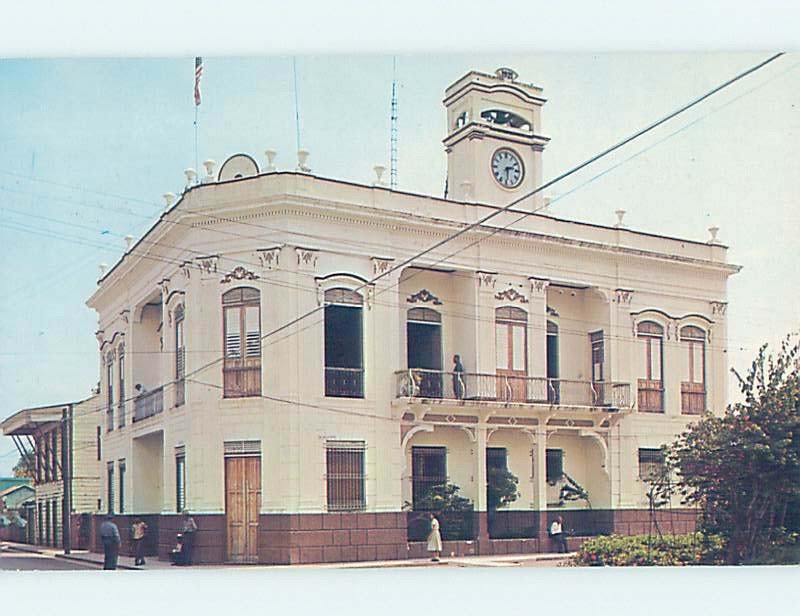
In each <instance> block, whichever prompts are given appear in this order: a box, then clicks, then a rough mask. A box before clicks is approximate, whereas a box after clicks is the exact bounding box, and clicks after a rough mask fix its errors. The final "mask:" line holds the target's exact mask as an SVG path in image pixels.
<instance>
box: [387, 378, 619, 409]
mask: <svg viewBox="0 0 800 616" xmlns="http://www.w3.org/2000/svg"><path fill="white" fill-rule="evenodd" d="M395 397H396V398H428V399H441V400H465V401H468V400H473V401H489V402H503V403H522V404H546V405H561V406H582V407H605V408H608V409H619V408H628V407H630V406H631V387H630V384H629V383H617V382H610V381H605V382H596V383H595V382H592V381H576V380H569V379H548V378H545V377H523V376H510V375H500V374H478V373H470V372H442V371H438V370H419V369H414V370H401V371H398V372H396V373H395Z"/></svg>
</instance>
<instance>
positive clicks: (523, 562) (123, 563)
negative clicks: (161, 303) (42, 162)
mask: <svg viewBox="0 0 800 616" xmlns="http://www.w3.org/2000/svg"><path fill="white" fill-rule="evenodd" d="M2 545H4V546H7V547H8V549H9V550H16V551H18V552H33V553H36V554H43V555H49V556H53V557H54V558H63V559H65V560H74V561H78V562H85V563H91V564H95V565H97V566H98V567H102V566H103V555H102V554H97V553H95V552H87V551H85V550H72V552H71V553H70V554H64V552H63V551H62V550H57V549H55V548H49V547H46V546H38V545H28V544H26V543H14V542H11V541H3V542H2ZM573 555H574V554H572V553H571V554H558V553H544V554H505V555H502V556H501V555H498V556H461V557H456V558H442V560H441V561H440V562H438V563H434V562H431V560H430V559H429V558H409V559H406V560H371V561H360V562H341V563H316V564H308V565H226V564H218V565H193V566H192V567H175V568H174V569H177V570H179V571H186V570H188V569H193V568H195V569H196V568H201V569H209V568H218V569H288V568H292V569H386V568H393V567H397V568H402V567H442V566H451V567H562V566H567V565H568V563H569V560H570V558H571V557H572V556H573ZM117 568H119V569H125V570H138V571H142V570H145V571H148V570H149V571H158V570H163V569H173V567H172V565H171V564H170V563H169V562H166V561H163V560H158V559H157V558H156V557H150V558H148V559H147V564H146V565H144V566H135V565H134V564H133V557H132V556H120V557H119V560H118V563H117Z"/></svg>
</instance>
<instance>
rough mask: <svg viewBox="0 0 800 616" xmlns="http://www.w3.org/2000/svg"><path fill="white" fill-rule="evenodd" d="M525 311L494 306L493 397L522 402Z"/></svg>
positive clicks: (525, 361)
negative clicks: (495, 390)
mask: <svg viewBox="0 0 800 616" xmlns="http://www.w3.org/2000/svg"><path fill="white" fill-rule="evenodd" d="M527 318H528V315H527V313H526V312H525V311H524V310H520V309H519V308H508V307H507V308H498V309H497V312H496V319H497V320H496V323H495V344H496V347H495V348H496V353H497V377H498V378H497V398H498V400H507V401H513V402H525V401H526V400H527V398H528V396H527V376H528V352H527V348H528V322H527Z"/></svg>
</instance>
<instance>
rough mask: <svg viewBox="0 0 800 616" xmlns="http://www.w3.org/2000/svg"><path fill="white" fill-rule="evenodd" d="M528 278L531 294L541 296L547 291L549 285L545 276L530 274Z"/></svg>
mask: <svg viewBox="0 0 800 616" xmlns="http://www.w3.org/2000/svg"><path fill="white" fill-rule="evenodd" d="M528 280H529V281H530V283H531V295H537V296H543V295H545V294H546V293H547V287H549V286H550V281H549V280H548V279H547V278H536V277H535V276H530V277H529V278H528Z"/></svg>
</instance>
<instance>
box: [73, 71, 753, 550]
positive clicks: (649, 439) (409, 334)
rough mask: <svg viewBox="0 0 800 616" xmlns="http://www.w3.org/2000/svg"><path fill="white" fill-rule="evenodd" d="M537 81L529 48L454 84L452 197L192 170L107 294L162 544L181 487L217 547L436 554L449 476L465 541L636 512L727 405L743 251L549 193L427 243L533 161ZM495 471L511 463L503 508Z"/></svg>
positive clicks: (237, 166) (489, 542)
mask: <svg viewBox="0 0 800 616" xmlns="http://www.w3.org/2000/svg"><path fill="white" fill-rule="evenodd" d="M544 103H545V99H544V98H543V92H542V90H541V89H540V88H538V87H535V86H532V85H528V84H525V83H522V82H520V81H518V80H517V76H516V74H515V73H513V71H510V70H509V69H501V70H499V71H498V72H497V73H496V74H494V75H488V74H483V73H478V72H470V73H468V74H467V75H465V76H464V77H462V78H461V79H459V80H458V81H457V82H455V83H454V84H453V85H451V86H450V87H448V88H447V90H446V92H445V99H444V104H445V107H446V110H447V123H448V124H447V134H446V137H445V139H444V145H445V150H446V153H447V157H448V181H447V184H448V191H449V194H448V195H446V197H445V198H438V197H432V196H424V195H416V194H410V193H405V192H400V191H393V190H390V189H389V188H388V187H387V186H386V185H385V184H383V183H382V182H381V179H380V175H379V176H378V178H377V179H376V182H375V183H374V184H373V185H371V186H365V185H358V184H354V183H350V182H344V181H339V180H334V179H327V178H322V177H318V176H316V175H314V173H313V172H312V171H311V170H310V169H309V168H308V167H307V164H308V161H307V159H306V155H307V153H304V152H301V153H300V157H299V162H298V167H297V169H295V170H292V171H279V170H277V169H276V168H275V167H274V166H273V158H274V153H273V152H269V151H268V152H267V157H268V161H267V165H266V166H265V169H263V170H262V169H261V168H260V167H259V165H258V163H257V162H256V161H255V160H254V159H253V158H251V157H250V156H247V155H244V154H238V155H235V156H232V157H230V158H229V159H228V160H227V161H226V162H225V163H224V164H223V165H222V166H221V167H220V168H219V171H218V172H217V171H216V166H215V164H214V163H213V162H212V161H208V163H207V164H206V170H207V175H206V176H205V177H203V178H201V179H200V181H199V182H196V181H195V179H194V177H193V175H192V173H191V172H190V173H189V174H188V176H187V177H188V184H187V187H186V190H185V191H184V192H183V194H182V195H181V196H180V198H179V199H178V200H177V202H174V203H173V202H172V197H171V196H170V195H167V196H166V198H167V205H168V208H167V210H166V211H165V213H164V214H163V215H162V216H161V218H160V219H159V221H158V222H157V223H156V224H155V225H154V226H153V227H152V228H151V229H150V231H148V232H147V233H146V235H145V236H144V237H143V238H142V239H141V240H139V242H138V243H137V244H135V245H133V246H131V247H130V248H129V249H128V250H127V252H126V253H125V255H124V256H123V257H122V259H121V260H120V261H119V262H118V263H117V264H116V265H115V266H114V267H113V268H112V269H111V270H110V271H107V272H103V275H102V277H101V279H100V280H99V281H98V288H97V291H96V292H95V293H94V294H93V295H92V297H91V298H90V300H89V302H88V303H89V306H90V307H92V308H94V309H95V310H96V311H97V313H98V317H99V330H98V332H97V338H98V341H99V344H100V365H101V374H102V378H101V400H102V405H103V406H104V408H105V409H106V411H105V412H106V422H105V428H104V434H103V439H102V440H103V443H102V452H103V454H102V461H101V464H102V475H103V477H104V479H103V480H102V482H101V483H102V484H103V487H102V489H101V494H100V496H101V498H102V500H103V504H102V508H103V510H104V511H105V510H110V511H113V512H114V513H116V514H120V513H123V514H131V515H146V516H148V517H147V519H148V520H150V522H149V523H150V525H151V528H152V527H153V526H156V527H157V528H158V535H159V551H160V553H161V555H162V556H163V555H165V553H166V551H167V550H168V549H169V547H171V544H172V541H173V532H174V531H175V530H177V529H178V528H179V524H180V522H179V517H178V515H177V513H178V512H179V511H180V510H182V509H189V510H190V511H191V512H192V514H193V516H194V517H195V519H196V521H197V523H198V526H199V527H200V530H199V534H198V536H197V544H196V556H197V558H198V559H199V560H201V561H207V562H218V561H260V562H274V563H290V562H321V561H337V560H369V559H376V558H377V559H384V558H404V557H406V556H409V555H411V556H416V555H421V554H422V549H423V548H422V547H421V544H419V543H418V542H416V541H415V539H419V538H420V537H419V536H418V535H419V533H420V531H419V520H418V518H420V517H421V515H422V512H420V511H419V510H420V509H422V508H423V499H424V497H425V494H426V491H427V490H428V489H429V488H430V487H431V486H434V485H436V484H440V483H442V482H445V481H448V482H451V483H453V484H456V485H457V486H458V487H459V488H460V494H461V495H463V496H465V497H466V498H468V499H469V500H470V501H471V502H472V505H473V507H474V510H475V512H476V514H475V515H473V516H471V517H470V516H460V517H459V516H455V517H448V516H447V515H445V516H443V518H444V520H443V530H444V531H445V539H446V540H447V539H448V537H450V538H453V541H446V547H445V550H446V551H447V552H458V553H477V552H480V553H502V552H508V551H518V550H526V551H528V550H548V549H550V546H549V542H548V539H547V536H546V531H545V528H546V525H547V523H548V522H549V521H550V520H551V518H552V517H553V516H555V515H557V514H561V515H563V516H564V517H565V521H566V525H567V526H568V528H571V529H572V530H574V532H575V534H577V535H583V534H592V533H596V532H611V531H616V532H639V531H641V529H642V528H643V525H644V523H645V521H646V520H647V519H649V518H648V513H647V508H648V499H647V486H648V484H647V483H646V482H644V481H643V480H642V479H641V475H642V474H643V473H645V472H646V471H647V470H648V469H649V468H650V467H652V465H653V464H657V463H658V452H657V450H658V449H659V448H660V447H661V445H663V444H665V443H668V442H670V441H671V440H672V439H673V437H674V436H675V435H677V434H678V433H679V432H681V431H682V430H683V429H684V428H685V427H686V426H687V424H688V423H689V422H690V421H691V420H692V419H693V418H695V417H696V415H697V414H698V413H701V412H703V411H705V410H706V409H709V410H712V411H714V412H721V411H722V410H723V409H724V407H725V404H726V400H725V395H726V379H727V376H726V375H727V364H726V356H725V346H726V321H725V308H726V284H727V279H728V276H729V275H731V274H733V273H735V272H736V271H738V268H737V267H736V266H733V265H729V264H728V263H727V262H726V252H727V250H726V247H725V246H723V245H721V244H720V243H718V242H717V241H716V240H714V239H713V238H712V240H711V241H709V242H696V241H690V240H685V239H677V238H670V237H665V236H662V235H658V234H657V233H654V232H652V231H653V230H651V232H644V231H634V230H631V229H628V228H625V227H624V226H622V224H621V216H620V224H619V225H617V226H613V227H604V226H599V225H593V224H585V223H580V222H575V221H569V220H563V219H559V218H557V217H555V216H554V215H550V214H549V213H535V214H531V215H527V216H525V214H530V213H531V211H532V210H534V209H537V210H538V209H540V208H542V206H543V205H544V200H543V198H542V195H541V194H536V195H534V196H533V197H530V198H527V199H524V200H522V201H520V202H519V203H517V204H515V205H514V206H513V207H511V208H510V209H509V210H508V211H507V212H503V213H500V214H499V215H498V216H496V217H494V218H493V219H491V220H490V221H488V222H486V223H485V224H482V225H480V226H478V227H477V228H475V229H472V230H469V231H467V232H465V233H463V234H462V235H460V236H459V237H458V238H456V239H454V240H453V241H450V242H448V243H446V244H444V245H442V246H441V247H439V248H436V249H435V250H433V251H430V252H427V253H426V254H424V255H423V256H420V257H415V255H417V254H418V253H419V252H421V251H423V250H425V249H427V248H429V247H430V246H432V245H434V244H436V243H437V242H440V241H442V240H444V239H445V238H447V237H448V236H450V235H451V234H453V233H455V232H457V231H459V230H463V229H464V228H465V226H467V225H468V224H470V223H473V222H475V221H478V220H481V219H482V218H483V217H484V216H487V215H488V214H490V213H492V212H496V211H497V210H498V208H499V207H502V206H505V205H507V204H509V203H511V202H512V201H514V200H517V199H518V198H519V197H520V196H522V195H524V194H526V193H527V192H529V191H531V190H532V189H534V188H536V187H537V186H539V185H540V184H541V182H542V156H543V151H544V149H545V146H546V144H547V142H548V140H549V139H548V137H546V136H544V131H543V127H542V117H541V111H542V107H543V105H544ZM409 259H413V262H410V263H406V261H407V260H409ZM376 277H378V278H377V279H376ZM309 313H310V314H309ZM303 315H308V316H303ZM301 317H302V318H301ZM454 355H459V356H460V359H461V366H459V369H458V370H456V371H453V368H454V362H453V361H452V358H453V356H454ZM461 368H463V370H462V369H461ZM137 385H141V390H135V386H137ZM487 467H488V468H489V469H493V468H498V467H500V468H506V469H508V470H509V471H510V472H511V473H513V474H514V475H515V476H516V477H517V478H518V480H519V484H518V491H519V497H518V499H517V500H516V501H515V502H513V503H512V504H511V505H510V506H509V507H508V509H507V510H503V511H500V512H499V513H497V514H492V515H490V516H489V515H487V513H486V511H487V489H486V488H487V481H489V475H491V474H492V472H491V471H487ZM120 469H122V473H123V476H122V478H121V477H120ZM567 478H569V479H570V480H572V481H573V482H574V484H576V485H578V486H580V487H582V488H583V489H584V490H585V491H586V492H588V502H587V500H585V499H584V500H569V499H568V498H566V499H565V498H564V496H565V494H566V492H565V490H564V486H565V484H566V483H568V479H567ZM120 488H121V489H120ZM590 506H591V508H590ZM408 508H413V509H417V511H416V512H413V511H412V512H411V513H408V512H407V511H406V509H408ZM671 515H672V517H669V518H663V519H662V524H672V528H673V530H674V529H675V528H676V527H677V529H678V530H679V531H680V530H687V529H688V528H690V527H691V524H692V520H691V516H690V514H686V513H685V512H683V513H679V512H675V513H674V514H671ZM468 517H469V520H468V521H465V520H466V518H468ZM456 518H458V519H456ZM415 528H416V530H415ZM456 539H457V540H456Z"/></svg>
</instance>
